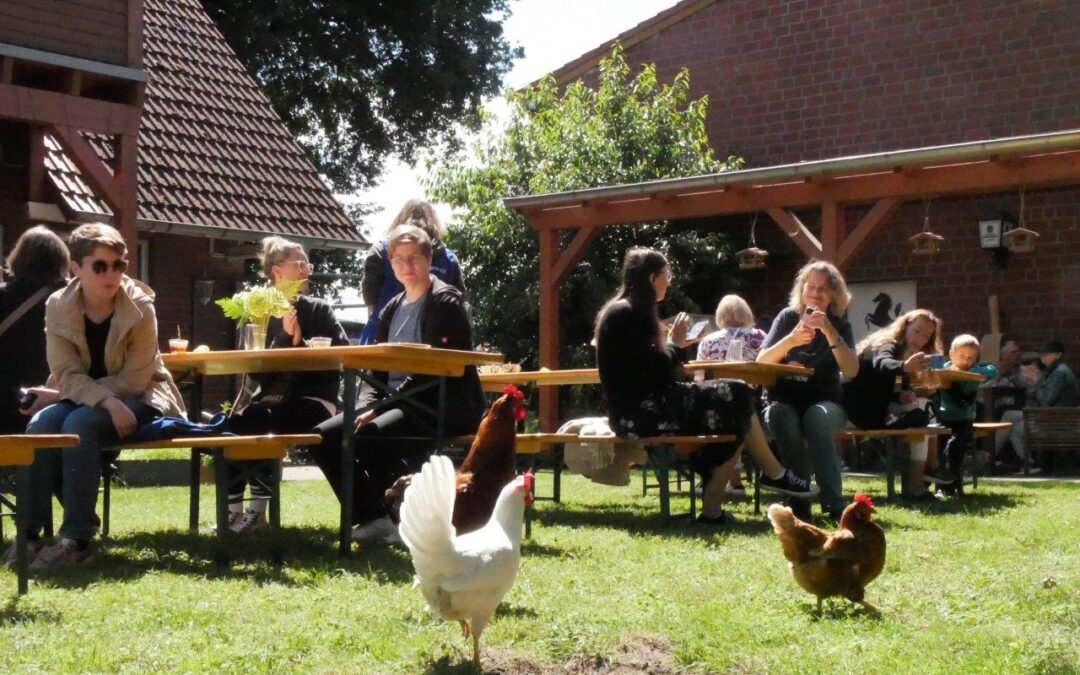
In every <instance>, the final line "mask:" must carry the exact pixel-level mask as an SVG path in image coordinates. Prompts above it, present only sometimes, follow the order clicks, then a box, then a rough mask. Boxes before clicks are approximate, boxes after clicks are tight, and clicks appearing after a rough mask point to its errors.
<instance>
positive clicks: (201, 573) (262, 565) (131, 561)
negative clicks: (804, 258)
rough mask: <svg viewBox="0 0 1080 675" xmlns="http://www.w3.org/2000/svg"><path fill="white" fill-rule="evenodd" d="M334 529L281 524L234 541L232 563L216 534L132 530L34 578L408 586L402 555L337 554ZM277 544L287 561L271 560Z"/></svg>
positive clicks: (71, 584)
mask: <svg viewBox="0 0 1080 675" xmlns="http://www.w3.org/2000/svg"><path fill="white" fill-rule="evenodd" d="M336 535H337V532H336V530H331V529H329V528H297V527H286V528H283V529H282V530H281V532H278V533H269V532H266V531H262V532H259V533H256V534H253V535H248V536H246V537H243V538H240V537H235V538H233V539H232V542H231V545H230V546H229V565H228V566H227V567H218V566H217V564H216V563H215V553H216V551H217V539H216V537H215V536H214V535H212V534H205V533H200V534H191V533H189V532H188V531H186V530H161V531H156V532H133V533H130V534H123V535H120V536H112V537H109V538H108V539H107V540H105V541H103V542H95V546H97V549H96V551H95V553H94V554H93V555H92V556H91V558H90V559H89V560H87V561H86V562H84V563H82V564H81V565H79V566H78V567H77V568H74V569H68V570H64V571H63V572H57V573H42V574H38V575H35V578H34V581H35V583H38V584H42V585H48V586H53V587H58V588H81V587H85V586H88V585H90V584H92V583H95V582H98V581H122V580H129V579H135V578H138V577H141V576H143V575H145V574H147V573H150V572H161V571H166V572H169V573H172V574H184V575H191V576H198V577H206V578H210V579H251V580H254V581H255V582H256V583H259V584H267V583H275V584H283V585H287V586H296V587H300V586H306V585H309V584H312V583H316V582H317V580H318V578H320V577H321V576H324V575H329V574H340V573H342V572H344V573H351V574H358V575H361V576H367V577H373V578H377V579H378V580H379V581H380V582H387V583H395V584H405V583H409V582H411V581H412V577H413V569H412V563H411V561H410V560H409V556H408V553H407V552H404V551H400V550H397V549H393V548H391V547H387V546H379V547H363V548H360V549H354V551H353V557H352V558H350V559H348V560H344V559H341V558H340V557H338V548H337V536H336ZM275 543H277V544H278V545H279V546H280V549H281V557H282V559H283V562H284V565H283V566H278V565H275V564H274V562H273V548H274V545H275Z"/></svg>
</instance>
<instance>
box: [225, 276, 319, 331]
mask: <svg viewBox="0 0 1080 675" xmlns="http://www.w3.org/2000/svg"><path fill="white" fill-rule="evenodd" d="M302 283H303V281H302V280H297V281H279V282H278V283H277V284H276V285H273V286H270V285H267V286H256V287H254V288H249V289H247V290H245V291H240V292H239V293H235V294H233V296H232V297H231V298H222V299H221V300H218V301H217V305H218V306H219V307H221V310H222V312H224V313H225V317H226V318H229V319H232V320H234V321H236V323H237V325H240V326H242V325H244V324H245V323H252V322H260V321H264V320H266V319H269V318H270V317H277V318H279V319H280V318H281V317H283V316H285V314H287V313H288V311H289V309H291V308H292V305H291V304H290V303H291V301H292V300H293V299H295V298H296V294H297V293H298V292H299V290H300V286H301V284H302Z"/></svg>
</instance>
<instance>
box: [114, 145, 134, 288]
mask: <svg viewBox="0 0 1080 675" xmlns="http://www.w3.org/2000/svg"><path fill="white" fill-rule="evenodd" d="M113 148H114V155H115V159H114V162H115V166H116V169H115V171H116V185H117V187H118V188H119V192H120V203H119V205H118V206H116V207H114V208H113V213H114V217H113V225H114V226H115V227H116V229H117V230H119V231H120V234H121V235H123V237H124V241H125V242H127V247H128V269H129V270H131V275H132V276H134V277H138V273H139V272H138V271H139V232H138V226H137V221H138V218H139V194H138V180H139V166H138V162H139V137H138V135H137V134H123V135H121V136H118V137H116V138H115V139H114V141H113Z"/></svg>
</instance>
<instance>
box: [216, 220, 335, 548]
mask: <svg viewBox="0 0 1080 675" xmlns="http://www.w3.org/2000/svg"><path fill="white" fill-rule="evenodd" d="M259 262H260V264H261V266H262V274H263V276H265V277H266V278H267V279H268V280H269V281H270V283H272V284H277V283H279V282H288V281H299V282H301V283H300V287H299V289H298V290H299V291H300V293H301V294H300V295H297V296H296V300H295V302H293V307H292V309H291V310H289V313H288V314H286V315H285V316H284V317H283V318H281V319H276V318H275V319H270V323H269V324H268V325H267V327H266V345H264V346H265V347H268V348H271V349H274V348H282V347H307V346H310V344H311V342H310V341H311V338H316V337H320V338H330V344H331V345H333V346H335V347H338V346H342V345H347V344H349V339H348V337H346V335H345V330H344V329H343V328H342V327H341V324H340V323H338V320H337V317H335V316H334V309H333V307H331V306H330V303H328V302H327V301H325V300H322V299H321V298H312V297H310V296H307V295H303V294H302V293H303V291H305V290H307V285H308V276H309V275H310V274H311V271H312V267H311V263H310V262H308V257H307V253H305V252H304V247H303V246H301V245H300V244H297V243H296V242H293V241H289V240H288V239H285V238H283V237H266V238H265V239H263V240H262V250H261V251H260V253H259ZM339 376H340V374H339V373H338V372H337V371H316V372H296V373H260V374H253V375H249V376H248V377H250V378H251V379H252V380H253V381H254V382H255V384H256V385H258V389H257V390H256V391H255V393H254V394H253V395H252V399H251V403H250V404H249V405H248V406H246V407H245V408H243V409H242V410H240V411H236V412H234V414H233V416H232V418H231V419H230V420H229V430H230V431H232V432H234V433H237V434H241V435H246V434H266V433H274V434H297V433H308V432H310V431H311V430H312V429H314V428H315V426H316V425H318V424H321V423H322V422H325V421H326V420H328V419H330V418H331V417H332V416H333V415H334V414H335V413H336V412H337V407H338V383H339ZM243 464H251V465H252V466H251V467H250V468H249V471H248V476H247V478H246V479H245V478H244V477H243V476H242V468H243ZM228 470H229V529H231V530H232V531H233V532H236V533H238V534H244V533H247V532H251V531H252V530H256V529H259V528H262V527H265V526H266V505H267V504H268V503H269V499H270V489H269V485H270V477H271V472H273V471H277V466H276V463H274V462H250V463H249V462H245V463H240V462H232V463H230V464H229V467H228ZM245 485H250V487H251V501H250V506H249V507H248V508H247V509H245V508H244V488H245Z"/></svg>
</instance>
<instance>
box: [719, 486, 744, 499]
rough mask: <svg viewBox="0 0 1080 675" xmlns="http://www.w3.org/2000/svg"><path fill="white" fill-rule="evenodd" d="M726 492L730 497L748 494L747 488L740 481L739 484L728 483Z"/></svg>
mask: <svg viewBox="0 0 1080 675" xmlns="http://www.w3.org/2000/svg"><path fill="white" fill-rule="evenodd" d="M724 492H726V493H727V494H728V496H729V497H745V496H746V488H745V487H743V484H742V483H739V484H738V485H732V484H731V483H728V485H727V487H726V488H724Z"/></svg>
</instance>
